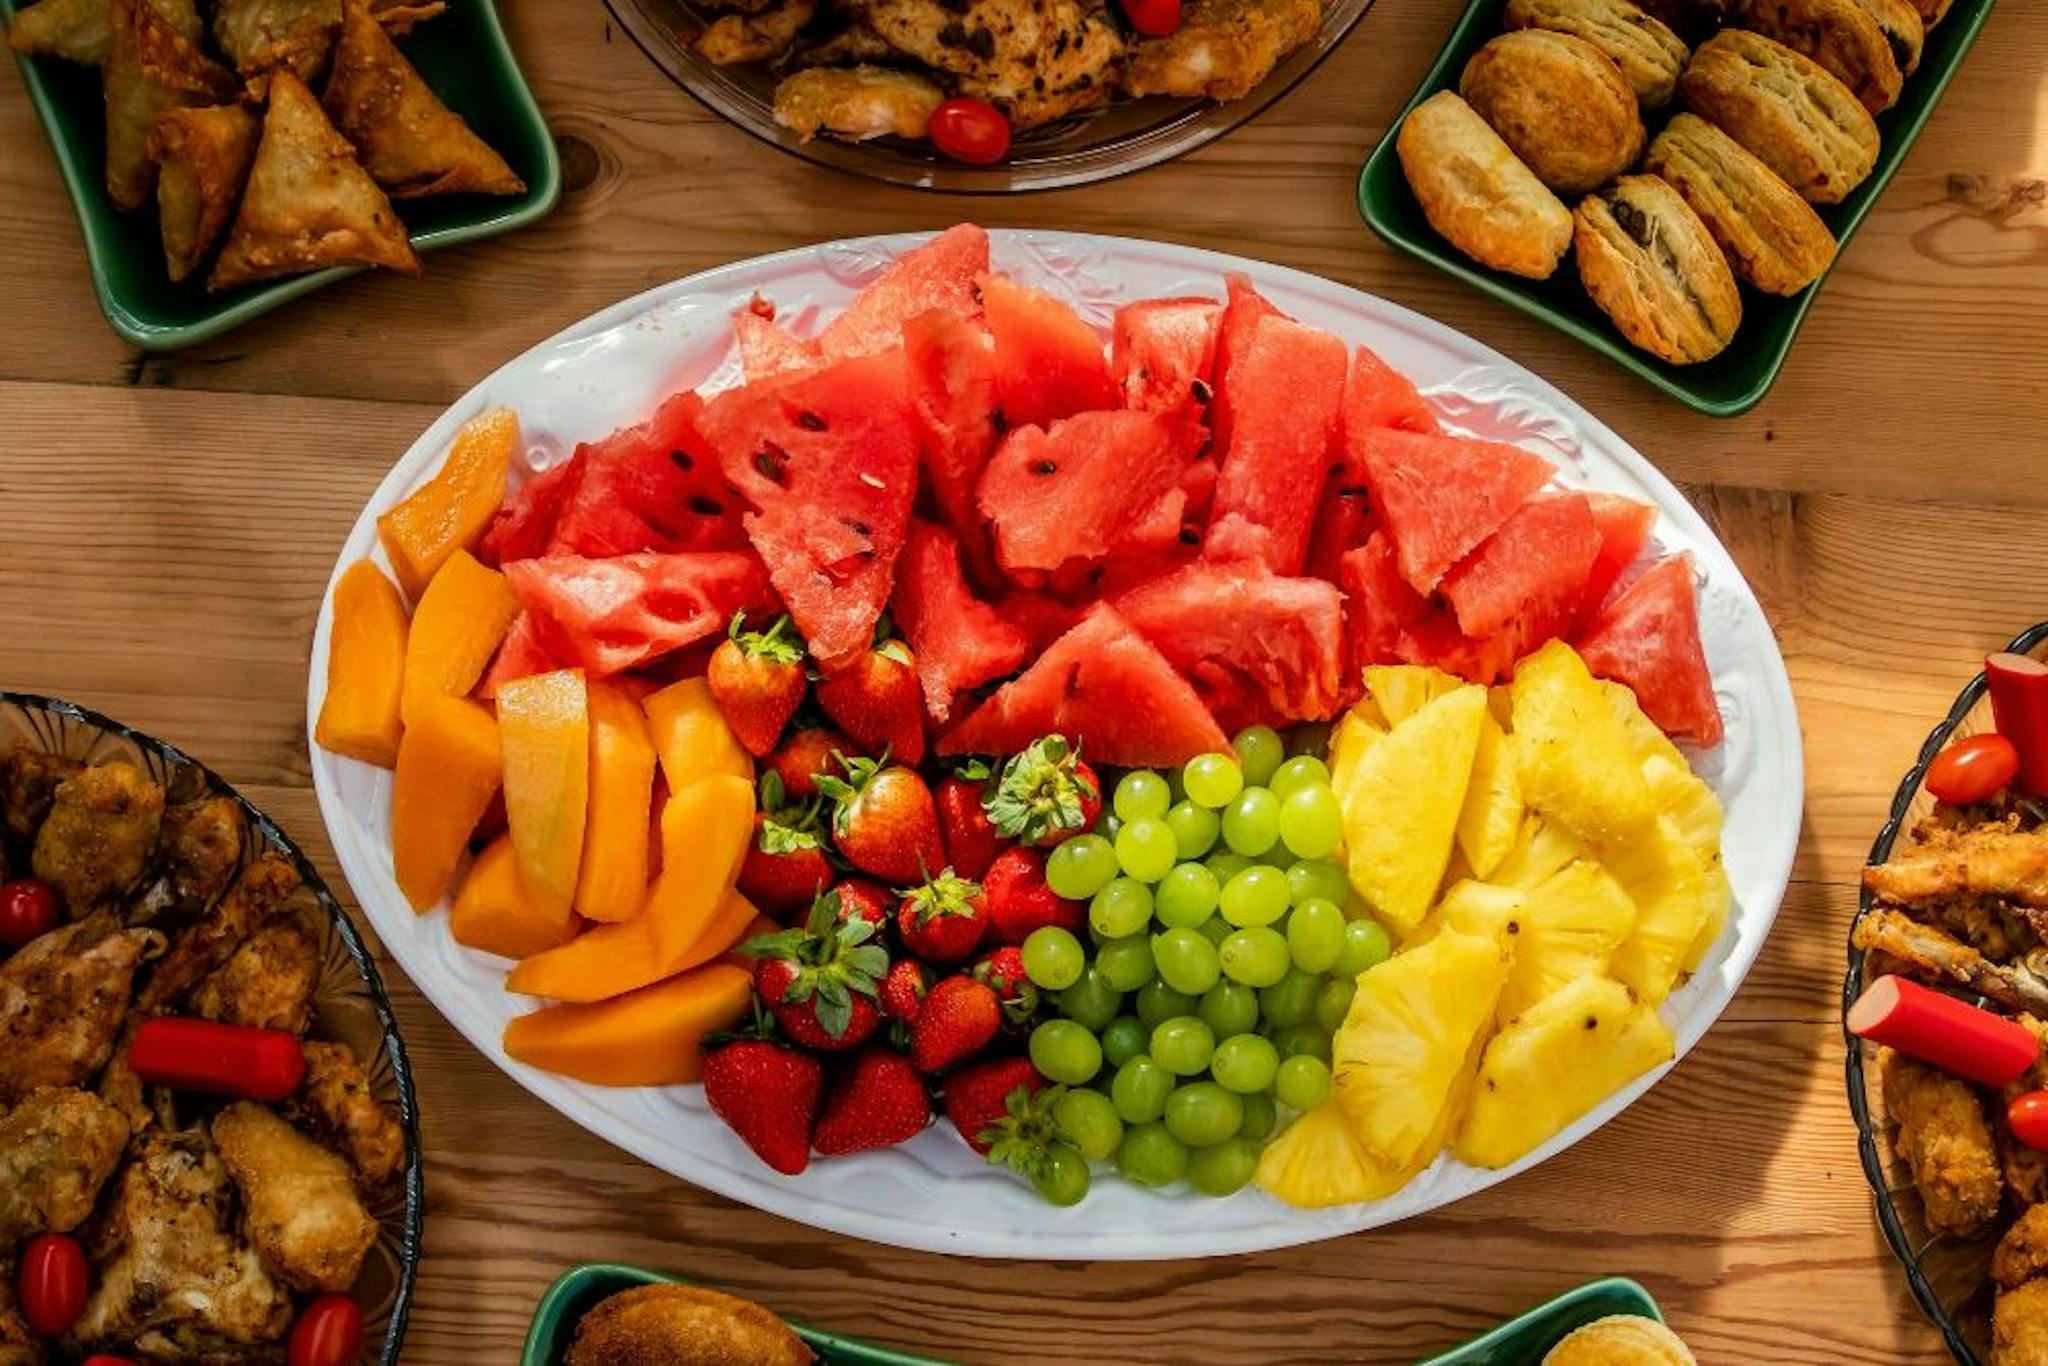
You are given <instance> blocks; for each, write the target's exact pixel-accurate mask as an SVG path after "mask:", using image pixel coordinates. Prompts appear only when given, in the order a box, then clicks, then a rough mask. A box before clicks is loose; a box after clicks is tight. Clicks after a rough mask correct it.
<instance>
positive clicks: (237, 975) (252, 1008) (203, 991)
mask: <svg viewBox="0 0 2048 1366" xmlns="http://www.w3.org/2000/svg"><path fill="white" fill-rule="evenodd" d="M319 985H320V946H319V945H318V944H316V943H315V942H314V940H313V936H312V935H311V934H309V933H307V931H306V928H305V926H303V925H301V924H300V923H299V922H298V921H297V920H296V919H295V918H284V919H280V920H278V921H276V922H274V923H272V924H269V925H265V926H264V927H263V928H261V929H259V930H257V931H256V933H254V934H252V935H250V936H249V937H248V939H246V940H244V941H243V943H242V946H241V947H240V948H238V949H236V950H235V952H234V956H233V957H231V958H229V959H228V961H227V962H225V963H223V964H221V965H220V967H219V968H217V969H216V970H215V971H214V973H213V975H212V976H210V977H208V978H207V979H206V980H205V981H203V982H201V983H200V984H199V989H198V990H197V991H194V992H193V993H192V1005H191V1008H192V1013H193V1014H195V1015H198V1016H199V1017H200V1018H202V1019H207V1020H218V1021H220V1022H221V1023H222V1024H235V1025H247V1026H249V1027H251V1028H253V1029H282V1030H284V1031H285V1032H286V1033H288V1034H304V1033H305V1032H306V1020H307V1017H308V1016H309V1015H310V1014H311V1012H312V1008H313V993H314V989H315V988H317V987H318V986H319Z"/></svg>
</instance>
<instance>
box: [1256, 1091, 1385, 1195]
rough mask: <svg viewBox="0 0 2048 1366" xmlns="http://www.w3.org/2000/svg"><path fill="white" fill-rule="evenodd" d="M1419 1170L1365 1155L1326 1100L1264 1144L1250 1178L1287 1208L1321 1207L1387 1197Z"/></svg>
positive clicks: (1339, 1112)
mask: <svg viewBox="0 0 2048 1366" xmlns="http://www.w3.org/2000/svg"><path fill="white" fill-rule="evenodd" d="M1420 1170H1421V1168H1419V1167H1417V1168H1412V1169H1409V1170H1405V1171H1404V1170H1399V1169H1396V1168H1393V1167H1389V1166H1388V1165H1387V1164H1385V1163H1384V1162H1380V1161H1377V1160H1375V1159H1374V1158H1372V1157H1371V1156H1369V1155H1368V1154H1367V1153H1366V1151H1365V1150H1364V1149H1363V1148H1361V1147H1359V1146H1358V1142H1357V1140H1356V1139H1354V1138H1352V1136H1351V1125H1350V1123H1349V1122H1348V1121H1347V1120H1346V1119H1345V1118H1344V1112H1343V1111H1342V1110H1340V1109H1338V1108H1337V1102H1336V1101H1334V1100H1326V1101H1324V1102H1323V1103H1322V1104H1321V1105H1318V1106H1317V1107H1316V1108H1315V1109H1313V1110H1310V1111H1309V1112H1308V1113H1306V1114H1304V1115H1302V1116H1300V1117H1299V1118H1297V1119H1296V1120H1295V1121H1294V1123H1292V1124H1290V1125H1288V1126H1287V1128H1286V1129H1284V1130H1282V1131H1281V1133H1280V1136H1279V1137H1277V1138H1275V1139H1274V1140H1273V1141H1272V1142H1271V1143H1269V1144H1267V1145H1266V1150H1265V1151H1264V1152H1263V1153H1261V1154H1259V1168H1258V1171H1257V1173H1256V1174H1255V1175H1254V1176H1253V1178H1252V1179H1253V1180H1254V1181H1256V1182H1257V1183H1258V1186H1259V1189H1261V1190H1263V1191H1265V1192H1266V1193H1267V1194H1269V1195H1273V1196H1276V1197H1278V1198H1279V1199H1282V1200H1285V1201H1286V1202H1287V1203H1288V1204H1290V1205H1296V1206H1299V1207H1300V1208H1302V1209H1321V1208H1323V1207H1324V1206H1326V1205H1355V1204H1357V1203H1358V1202H1360V1201H1362V1200H1378V1199H1381V1198H1382V1197H1384V1196H1389V1195H1392V1194H1393V1193H1394V1192H1395V1191H1397V1190H1399V1189H1401V1187H1403V1186H1405V1185H1407V1184H1408V1183H1409V1181H1411V1180H1413V1179H1414V1177H1415V1173H1416V1172H1417V1171H1420Z"/></svg>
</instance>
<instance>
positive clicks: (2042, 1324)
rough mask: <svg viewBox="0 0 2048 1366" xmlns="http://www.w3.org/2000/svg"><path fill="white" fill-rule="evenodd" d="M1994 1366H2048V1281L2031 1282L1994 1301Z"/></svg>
mask: <svg viewBox="0 0 2048 1366" xmlns="http://www.w3.org/2000/svg"><path fill="white" fill-rule="evenodd" d="M1991 1366H2048V1280H2043V1281H2028V1282H2027V1283H2026V1284H2025V1285H2022V1286H2018V1287H2016V1288H2014V1289H2012V1290H2007V1291H2004V1292H2002V1293H2001V1294H2000V1295H1999V1296H1998V1298H1997V1299H1996V1300H1995V1301H1993V1303H1992V1307H1991Z"/></svg>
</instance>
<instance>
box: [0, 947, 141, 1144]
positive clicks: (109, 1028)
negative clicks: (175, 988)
mask: <svg viewBox="0 0 2048 1366" xmlns="http://www.w3.org/2000/svg"><path fill="white" fill-rule="evenodd" d="M163 944H164V937H163V936H162V935H160V934H158V933H157V932H156V931H155V930H131V929H124V928H123V927H122V925H121V922H120V921H119V920H118V919H116V918H115V917H114V915H113V913H112V912H103V913H101V914H99V915H96V916H93V917H92V918H91V919H89V920H81V921H78V922H76V923H75V924H71V925H65V926H62V927H61V928H58V929H55V930H52V931H50V932H49V933H48V934H46V935H43V936H42V937H41V938H39V939H35V940H31V941H30V943H29V945H28V947H26V948H24V949H22V950H21V951H20V952H19V953H16V954H15V955H14V957H12V958H10V959H8V960H7V961H6V962H4V963H0V1105H11V1104H13V1103H15V1102H16V1101H19V1100H20V1099H21V1098H22V1097H24V1096H26V1095H27V1094H28V1093H29V1092H31V1091H33V1090H35V1089H36V1088H37V1087H39V1086H83V1085H85V1084H86V1083H88V1082H90V1081H91V1080H92V1079H93V1078H94V1077H95V1076H97V1075H99V1070H100V1069H101V1068H102V1067H104V1066H106V1065H107V1057H108V1055H109V1054H111V1053H112V1052H113V1051H114V1035H115V1034H116V1033H117V1032H118V1031H119V1030H120V1028H121V1020H122V1018H123V1017H124V1016H125V1015H126V1014H127V1012H128V997H129V993H130V991H131V989H132V988H133V986H134V983H135V969H136V966H137V965H138V964H140V963H141V962H142V961H143V960H144V959H145V958H152V957H154V956H156V955H157V954H159V953H161V952H163Z"/></svg>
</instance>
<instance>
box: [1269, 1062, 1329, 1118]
mask: <svg viewBox="0 0 2048 1366" xmlns="http://www.w3.org/2000/svg"><path fill="white" fill-rule="evenodd" d="M1273 1095H1274V1097H1275V1098H1277V1099H1278V1100H1279V1102H1280V1103H1281V1104H1282V1105H1290V1106H1292V1107H1294V1108H1295V1109H1297V1110H1313V1109H1315V1108H1316V1107H1317V1106H1318V1105H1321V1104H1322V1103H1323V1102H1324V1101H1325V1100H1328V1099H1329V1098H1330V1067H1329V1064H1328V1063H1326V1062H1324V1061H1323V1060H1322V1059H1321V1058H1318V1057H1314V1056H1312V1055H1310V1054H1307V1053H1297V1054H1295V1055H1294V1056H1293V1057H1291V1058H1288V1059H1286V1060H1284V1061H1283V1062H1281V1064H1280V1070H1279V1071H1278V1072H1277V1073H1275V1074H1274V1076H1273Z"/></svg>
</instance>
